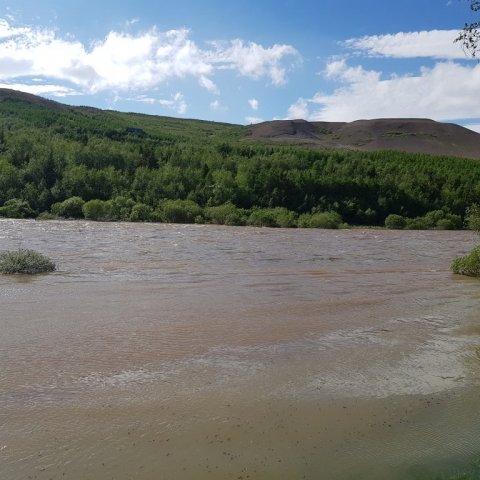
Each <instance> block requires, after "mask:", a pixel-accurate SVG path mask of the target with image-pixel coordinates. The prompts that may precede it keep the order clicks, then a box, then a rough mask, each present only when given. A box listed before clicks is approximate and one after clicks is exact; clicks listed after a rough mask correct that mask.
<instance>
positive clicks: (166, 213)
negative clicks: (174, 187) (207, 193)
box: [153, 200, 202, 223]
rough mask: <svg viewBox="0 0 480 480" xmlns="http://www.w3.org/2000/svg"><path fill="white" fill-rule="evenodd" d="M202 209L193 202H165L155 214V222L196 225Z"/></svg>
mask: <svg viewBox="0 0 480 480" xmlns="http://www.w3.org/2000/svg"><path fill="white" fill-rule="evenodd" d="M201 214H202V208H201V207H200V206H199V205H198V204H197V203H195V202H194V201H192V200H164V201H163V202H161V203H160V205H159V206H158V208H157V209H156V210H155V212H154V214H153V218H154V220H157V221H161V222H168V223H194V222H195V218H196V217H198V216H199V215H201Z"/></svg>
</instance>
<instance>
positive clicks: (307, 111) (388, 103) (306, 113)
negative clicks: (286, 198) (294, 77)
mask: <svg viewBox="0 0 480 480" xmlns="http://www.w3.org/2000/svg"><path fill="white" fill-rule="evenodd" d="M324 74H325V76H327V77H328V78H330V79H333V80H337V81H338V82H340V83H341V86H340V87H339V88H337V89H336V90H335V91H334V92H333V93H331V94H325V93H321V92H318V93H316V94H315V95H314V96H313V97H312V98H308V99H305V98H299V99H298V101H297V102H296V103H294V104H293V105H291V106H290V109H289V112H288V117H289V118H304V119H307V120H319V121H320V120H324V121H352V120H358V119H362V118H382V117H424V118H432V119H434V120H447V119H458V118H464V119H465V118H478V104H477V102H476V101H472V99H477V98H480V64H474V65H461V64H458V63H454V62H439V63H436V64H435V65H434V66H433V67H432V68H426V67H423V68H421V70H420V72H419V73H418V74H417V75H394V76H391V77H389V78H382V74H381V72H377V71H371V70H365V69H364V68H363V67H361V66H356V67H351V66H349V65H348V64H347V63H346V61H345V60H335V61H333V62H330V63H329V64H328V65H327V68H326V70H325V72H324Z"/></svg>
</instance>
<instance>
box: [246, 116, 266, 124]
mask: <svg viewBox="0 0 480 480" xmlns="http://www.w3.org/2000/svg"><path fill="white" fill-rule="evenodd" d="M245 121H246V122H247V123H248V124H252V123H262V122H264V121H265V120H263V118H258V117H245Z"/></svg>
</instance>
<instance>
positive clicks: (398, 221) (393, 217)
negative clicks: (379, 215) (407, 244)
mask: <svg viewBox="0 0 480 480" xmlns="http://www.w3.org/2000/svg"><path fill="white" fill-rule="evenodd" d="M406 225H407V221H406V220H405V217H402V216H401V215H397V214H395V213H392V214H390V215H389V216H388V217H387V218H386V219H385V227H387V228H390V229H393V230H402V229H403V228H405V226H406Z"/></svg>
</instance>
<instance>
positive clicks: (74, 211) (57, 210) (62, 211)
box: [51, 197, 85, 218]
mask: <svg viewBox="0 0 480 480" xmlns="http://www.w3.org/2000/svg"><path fill="white" fill-rule="evenodd" d="M84 203H85V202H84V201H83V199H82V198H80V197H70V198H67V199H66V200H65V201H63V202H60V203H54V204H53V205H52V208H51V211H52V213H53V214H54V215H57V217H64V218H83V210H82V208H83V205H84Z"/></svg>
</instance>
